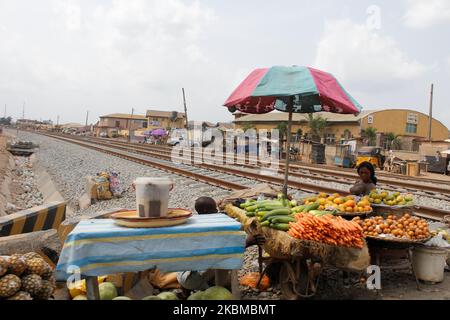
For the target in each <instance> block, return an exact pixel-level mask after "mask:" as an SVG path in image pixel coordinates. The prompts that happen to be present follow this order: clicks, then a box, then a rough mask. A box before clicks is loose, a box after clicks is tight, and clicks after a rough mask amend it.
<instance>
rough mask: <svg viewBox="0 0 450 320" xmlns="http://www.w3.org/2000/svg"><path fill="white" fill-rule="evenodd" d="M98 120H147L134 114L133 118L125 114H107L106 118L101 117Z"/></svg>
mask: <svg viewBox="0 0 450 320" xmlns="http://www.w3.org/2000/svg"><path fill="white" fill-rule="evenodd" d="M100 118H115V119H134V120H147V117H146V116H143V115H139V114H134V115H133V117H131V114H126V113H113V114H107V115H106V116H101V117H100Z"/></svg>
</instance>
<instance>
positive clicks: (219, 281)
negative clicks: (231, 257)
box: [215, 269, 241, 300]
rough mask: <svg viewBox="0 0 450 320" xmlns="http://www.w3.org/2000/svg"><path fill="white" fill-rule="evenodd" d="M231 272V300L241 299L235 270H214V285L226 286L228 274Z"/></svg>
mask: <svg viewBox="0 0 450 320" xmlns="http://www.w3.org/2000/svg"><path fill="white" fill-rule="evenodd" d="M229 273H231V275H230V276H231V293H232V294H233V300H240V299H241V291H240V289H239V277H238V271H237V270H219V269H216V270H215V283H216V286H220V287H226V286H227V280H228V274H229Z"/></svg>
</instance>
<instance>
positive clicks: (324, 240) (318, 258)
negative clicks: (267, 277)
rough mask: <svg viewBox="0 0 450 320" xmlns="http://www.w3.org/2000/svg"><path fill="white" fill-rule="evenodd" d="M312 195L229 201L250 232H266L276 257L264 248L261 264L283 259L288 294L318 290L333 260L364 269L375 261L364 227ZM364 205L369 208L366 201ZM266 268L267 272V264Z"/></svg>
mask: <svg viewBox="0 0 450 320" xmlns="http://www.w3.org/2000/svg"><path fill="white" fill-rule="evenodd" d="M321 196H322V195H321ZM320 199H324V198H323V197H321V198H320ZM312 200H313V199H305V200H304V201H303V204H301V205H297V202H296V201H295V200H293V201H289V200H287V199H283V198H282V196H281V195H280V196H279V198H278V199H275V200H263V201H256V200H251V199H247V200H246V201H244V202H240V201H237V202H236V201H235V202H234V203H229V204H227V205H226V206H225V211H226V213H227V214H228V215H230V216H231V217H233V218H235V219H237V220H238V221H240V222H241V224H242V225H243V226H244V229H245V231H246V232H247V233H249V234H253V235H257V234H261V235H263V236H264V237H265V238H266V243H265V245H264V250H265V251H266V252H267V253H268V255H269V256H270V257H268V258H265V257H263V256H262V255H261V252H260V257H259V261H260V263H261V265H262V262H263V261H264V262H265V264H266V269H267V267H268V266H270V265H271V264H273V263H280V264H281V269H280V279H281V283H280V285H281V291H282V293H283V296H284V297H285V298H286V299H298V298H309V297H312V296H314V294H315V293H316V290H317V284H318V281H319V278H320V274H321V272H322V271H323V269H324V268H326V267H327V266H333V267H336V268H338V269H342V270H344V271H356V272H363V271H365V270H366V268H367V267H368V266H369V265H370V256H369V251H368V247H367V244H366V241H365V240H364V236H363V228H361V227H360V225H359V224H358V223H356V222H352V221H347V220H345V219H344V218H343V217H342V216H339V215H337V216H334V215H332V214H331V211H326V210H325V209H326V201H325V202H324V201H322V200H320V201H314V202H313V201H312ZM316 200H317V199H316ZM352 201H353V202H355V201H354V200H352ZM322 202H323V204H320V203H322ZM348 204H350V203H348ZM354 204H357V203H354ZM360 208H362V209H364V210H362V211H363V212H362V213H365V211H366V210H365V208H364V207H363V206H362V203H361V206H360ZM319 209H322V210H319ZM348 212H349V210H348ZM260 270H261V268H260ZM261 271H262V272H260V274H261V277H262V276H264V274H265V270H261Z"/></svg>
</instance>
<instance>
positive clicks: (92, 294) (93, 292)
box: [86, 277, 100, 300]
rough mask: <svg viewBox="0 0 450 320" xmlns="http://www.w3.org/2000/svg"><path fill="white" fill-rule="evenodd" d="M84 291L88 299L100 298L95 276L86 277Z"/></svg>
mask: <svg viewBox="0 0 450 320" xmlns="http://www.w3.org/2000/svg"><path fill="white" fill-rule="evenodd" d="M86 291H87V298H88V300H100V292H99V290H98V279H97V277H87V278H86Z"/></svg>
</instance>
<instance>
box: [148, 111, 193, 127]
mask: <svg viewBox="0 0 450 320" xmlns="http://www.w3.org/2000/svg"><path fill="white" fill-rule="evenodd" d="M147 123H148V124H147V127H148V129H149V130H154V129H166V130H167V129H184V128H185V127H186V115H185V114H184V113H182V112H177V111H158V110H148V111H147Z"/></svg>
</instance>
